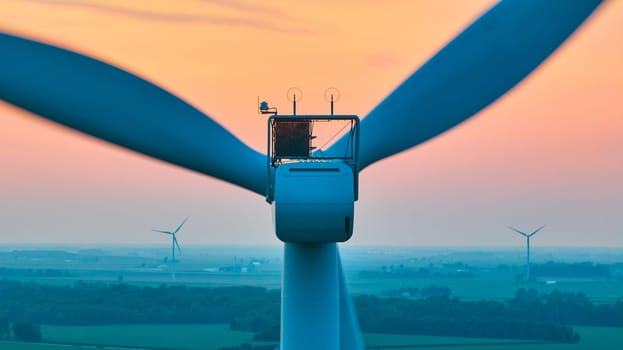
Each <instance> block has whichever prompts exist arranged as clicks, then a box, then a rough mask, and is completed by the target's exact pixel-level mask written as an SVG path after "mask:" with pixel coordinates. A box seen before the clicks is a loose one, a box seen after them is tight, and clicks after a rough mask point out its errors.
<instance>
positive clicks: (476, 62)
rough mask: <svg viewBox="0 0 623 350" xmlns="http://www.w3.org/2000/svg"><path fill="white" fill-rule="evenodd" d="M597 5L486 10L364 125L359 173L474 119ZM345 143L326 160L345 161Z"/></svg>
mask: <svg viewBox="0 0 623 350" xmlns="http://www.w3.org/2000/svg"><path fill="white" fill-rule="evenodd" d="M600 3H601V0H579V1H568V0H505V1H501V2H500V3H498V4H497V5H495V6H494V7H492V8H491V9H490V10H489V11H488V12H487V13H485V14H484V15H483V16H481V17H480V18H479V19H478V20H477V21H475V22H474V23H473V24H472V25H470V26H469V27H468V28H466V29H465V30H464V31H463V32H462V33H461V34H459V35H458V36H457V37H456V38H455V39H454V40H452V41H451V42H450V43H449V44H448V45H446V46H445V47H444V48H443V49H442V50H441V51H439V52H438V53H437V54H436V55H435V56H433V57H432V58H431V59H430V60H428V62H426V63H425V64H424V65H423V66H422V67H421V68H419V69H418V70H417V71H416V72H415V73H413V75H411V76H410V77H409V78H408V79H407V80H405V81H404V82H403V83H402V84H401V85H400V86H399V87H398V88H397V89H395V90H394V91H393V92H392V93H391V94H390V95H389V96H387V97H386V98H385V99H384V100H383V101H382V102H381V103H380V104H379V105H378V106H377V107H375V108H374V109H373V110H372V111H371V112H370V113H369V114H368V115H367V116H366V117H365V118H363V119H362V121H361V128H360V139H361V143H360V148H359V160H358V167H359V169H360V170H361V169H364V168H365V167H367V166H368V165H370V164H372V163H374V162H376V161H378V160H381V159H383V158H386V157H390V156H392V155H394V154H396V153H399V152H402V151H405V150H407V149H409V148H411V147H414V146H417V145H418V144H421V143H422V142H425V141H427V140H429V139H431V138H433V137H435V136H437V135H439V134H441V133H443V132H445V131H447V130H449V129H451V128H453V127H454V126H456V125H458V124H460V123H462V122H463V121H465V120H467V119H468V118H470V117H471V116H473V115H475V114H477V113H478V112H479V111H480V110H482V109H483V108H485V107H487V106H488V105H489V104H491V103H492V102H494V101H495V100H497V99H498V98H499V97H500V96H502V95H504V94H505V93H506V92H507V91H509V90H510V89H512V88H513V87H514V86H515V85H516V84H517V83H519V82H520V81H521V80H523V79H524V78H525V77H526V76H527V75H529V74H530V73H531V72H532V71H533V70H534V69H535V68H537V67H538V66H539V65H540V64H541V62H543V61H544V60H545V59H547V57H549V55H550V54H551V53H552V52H554V50H556V48H558V46H560V45H561V44H562V43H563V42H564V41H565V39H567V37H569V35H571V34H572V33H573V32H574V30H575V29H576V28H577V27H578V26H580V25H581V24H582V22H583V21H584V20H585V19H586V18H587V17H588V16H589V15H590V14H591V13H592V12H593V10H595V8H597V7H598V6H599V4H600ZM405 44H406V45H408V44H409V43H405ZM348 140H349V135H345V136H344V137H342V138H341V139H340V140H339V141H338V142H336V143H335V144H334V145H333V146H331V147H330V148H329V149H328V150H327V153H329V154H332V155H342V154H344V150H345V149H346V145H347V144H348V142H349V141H348Z"/></svg>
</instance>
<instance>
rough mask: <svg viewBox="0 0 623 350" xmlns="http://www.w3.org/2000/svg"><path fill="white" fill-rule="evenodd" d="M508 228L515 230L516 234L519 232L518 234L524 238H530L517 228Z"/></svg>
mask: <svg viewBox="0 0 623 350" xmlns="http://www.w3.org/2000/svg"><path fill="white" fill-rule="evenodd" d="M508 228H509V229H511V230H513V231H515V232H517V233H519V234H520V235H522V236H524V237H528V235H527V234H526V233H524V232H521V231H519V230H518V229H516V228H514V227H512V226H509V227H508Z"/></svg>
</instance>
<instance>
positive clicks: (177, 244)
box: [173, 233, 182, 255]
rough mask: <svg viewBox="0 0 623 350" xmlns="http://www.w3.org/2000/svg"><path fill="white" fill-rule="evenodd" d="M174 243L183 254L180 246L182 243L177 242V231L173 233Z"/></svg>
mask: <svg viewBox="0 0 623 350" xmlns="http://www.w3.org/2000/svg"><path fill="white" fill-rule="evenodd" d="M173 243H175V245H176V246H177V251H178V252H180V255H182V248H180V244H179V243H178V242H177V237H175V233H174V234H173Z"/></svg>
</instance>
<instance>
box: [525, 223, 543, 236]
mask: <svg viewBox="0 0 623 350" xmlns="http://www.w3.org/2000/svg"><path fill="white" fill-rule="evenodd" d="M545 226H546V225H543V226H541V227H539V228H537V229H536V230H534V231H533V232H532V233H531V234H529V235H528V237H532V236H534V235H536V234H537V233H538V232H539V231H541V230H542V229H543V228H544V227H545Z"/></svg>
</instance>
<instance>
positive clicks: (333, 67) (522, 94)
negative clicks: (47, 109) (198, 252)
mask: <svg viewBox="0 0 623 350" xmlns="http://www.w3.org/2000/svg"><path fill="white" fill-rule="evenodd" d="M493 3H494V1H490V0H471V1H459V0H447V1H446V0H444V1H441V0H440V1H428V0H426V1H425V0H422V1H417V0H416V1H414V0H404V1H361V0H348V1H326V0H319V1H303V0H297V1H277V0H269V1H250V0H249V1H246V0H184V1H168V0H158V1H156V0H150V1H133V2H128V1H113V0H58V1H53V0H2V1H1V2H0V30H1V31H6V32H9V33H12V34H18V35H22V36H26V37H30V38H35V39H37V40H41V41H45V42H48V43H52V44H55V45H58V46H61V47H65V48H68V49H72V50H75V51H78V52H81V53H84V54H88V55H90V56H93V57H96V58H98V59H101V60H104V61H106V62H109V63H111V64H114V65H117V66H119V67H121V68H123V69H126V70H128V71H130V72H133V73H135V74H137V75H139V76H141V77H144V78H146V79H148V80H150V81H152V82H155V83H157V84H159V85H160V86H162V87H164V88H165V89H167V90H169V91H171V92H173V93H174V94H176V95H177V96H179V97H181V98H182V99H184V100H186V101H188V102H189V103H191V104H192V105H194V106H196V107H197V108H199V109H200V110H202V111H203V112H205V113H206V114H208V115H210V116H211V117H212V118H214V119H215V120H216V121H217V122H219V123H220V124H222V125H223V126H225V127H226V128H227V129H228V130H230V131H231V132H232V133H234V134H235V135H236V136H237V137H239V138H240V139H241V140H243V141H244V142H246V143H247V144H249V145H250V146H251V147H253V148H255V149H257V150H260V151H262V152H264V151H265V149H266V132H267V130H266V119H265V117H264V116H260V115H258V114H257V112H256V108H257V98H258V96H260V97H261V98H262V99H265V100H267V101H269V102H270V104H271V105H274V106H277V107H279V108H280V110H286V111H288V110H289V109H290V106H289V102H288V101H287V99H286V91H287V90H288V88H290V87H292V86H296V87H298V88H299V89H301V90H302V91H303V100H302V101H301V103H300V104H299V106H298V110H299V113H310V114H311V113H314V114H320V113H327V112H328V111H329V106H328V104H327V103H326V102H325V100H324V97H323V93H324V91H325V90H326V89H327V88H329V87H336V88H338V89H339V91H340V92H341V99H340V101H339V102H338V103H337V105H336V107H335V108H336V112H337V113H343V114H357V115H359V116H361V117H364V116H365V115H366V114H367V113H368V112H369V111H370V110H371V109H372V108H373V107H374V106H375V105H376V104H378V103H379V102H380V101H381V100H382V99H383V98H384V97H385V96H386V95H387V94H389V93H390V92H391V91H392V90H393V89H394V88H395V87H396V86H397V85H398V84H400V82H401V81H403V80H404V79H405V78H407V77H408V76H409V75H410V74H411V73H412V72H413V71H414V70H415V69H417V68H418V67H419V66H420V65H421V64H422V63H424V62H425V61H426V60H427V59H428V58H429V57H431V56H432V55H433V54H434V53H435V52H437V51H438V50H439V49H440V48H441V47H443V46H444V45H445V44H446V43H447V42H448V41H450V40H451V39H452V38H453V37H454V36H456V35H457V34H458V33H459V32H460V31H461V30H462V29H463V28H465V27H466V26H467V25H469V24H470V23H471V22H472V21H473V20H474V19H476V18H477V17H478V16H479V15H480V14H481V13H482V12H483V11H485V10H486V9H488V8H489V7H490V6H491V5H492V4H493ZM621 23H623V1H610V2H608V3H606V4H605V5H604V6H602V7H601V8H600V9H598V11H597V12H596V13H595V14H594V15H593V16H592V17H591V18H590V19H589V20H588V21H587V23H585V25H584V26H583V27H581V29H580V30H579V31H578V32H577V33H576V34H575V35H574V36H573V37H572V38H571V39H570V40H569V41H568V42H567V43H565V44H564V45H563V46H562V47H561V49H560V50H558V51H557V52H556V53H555V54H554V55H552V56H551V57H550V59H549V60H547V61H546V62H545V63H544V64H543V65H542V66H541V67H540V68H539V69H537V70H536V71H535V72H534V73H533V74H532V75H531V76H529V77H528V78H527V79H526V80H524V81H523V82H522V83H521V84H519V85H518V86H517V87H516V88H515V89H514V90H512V91H511V92H510V93H508V94H507V95H506V96H504V97H503V98H502V99H500V100H498V101H497V102H495V103H494V104H493V105H491V106H489V107H488V108H487V109H485V110H483V111H482V112H481V113H479V114H478V115H477V116H476V117H474V118H472V119H470V120H469V121H468V122H466V123H464V124H462V125H460V126H459V127H457V128H455V129H452V130H451V131H449V132H447V133H445V134H443V135H442V136H440V137H437V138H435V139H433V140H431V141H429V142H427V143H425V144H423V145H420V146H418V147H416V148H414V149H411V150H410V151H408V152H404V153H401V154H399V155H397V156H394V157H392V158H389V159H387V160H384V161H381V162H378V163H376V164H374V165H373V166H371V167H369V168H367V169H365V171H363V172H362V173H361V174H360V196H359V201H358V202H357V204H356V208H355V232H354V234H353V238H352V239H351V240H350V241H349V242H350V243H351V244H365V245H414V246H430V245H436V246H458V245H471V246H519V245H521V244H522V241H521V240H520V237H519V236H518V235H517V234H514V233H512V232H511V231H510V230H508V229H507V226H509V225H512V226H516V227H517V228H519V229H523V230H532V229H535V228H537V227H538V226H541V225H542V224H547V225H548V226H547V228H546V229H544V230H543V231H542V232H541V233H539V235H538V237H535V240H534V241H533V243H534V245H535V246H538V245H543V246H557V245H560V246H623V25H621ZM1 54H2V53H1V52H0V55H1ZM362 142H365V140H362ZM186 216H190V219H189V221H188V223H187V225H186V226H185V228H184V230H183V231H182V232H181V234H180V235H179V240H180V243H181V244H182V245H185V244H213V243H214V244H230V243H231V244H239V243H244V244H247V243H248V244H278V243H279V242H278V240H277V238H276V237H275V235H274V233H273V227H272V222H271V211H270V206H269V205H268V204H267V203H266V202H265V200H264V198H262V197H261V196H258V195H257V194H254V193H251V192H249V191H247V190H244V189H241V188H238V187H236V186H233V185H230V184H227V183H225V182H222V181H220V180H215V179H213V178H210V177H206V176H204V175H200V174H197V173H194V172H191V171H188V170H184V169H182V168H179V167H176V166H173V165H169V164H165V163H162V162H160V161H157V160H153V159H151V158H147V157H145V156H142V155H138V154H136V153H133V152H130V151H127V150H124V149H121V148H119V147H117V146H112V145H110V144H108V143H105V142H102V141H99V140H95V139H93V138H90V137H87V136H84V135H82V134H79V133H77V132H74V131H71V130H69V129H66V128H63V127H60V126H58V125H56V124H53V123H51V122H48V121H46V120H44V119H41V118H38V117H36V116H33V115H31V114H28V113H26V112H23V111H21V110H18V109H17V108H15V107H12V106H9V105H7V104H5V103H2V102H0V227H1V228H0V244H3V243H89V244H90V243H100V242H101V243H146V244H152V243H165V242H164V239H163V238H164V237H161V235H157V234H155V233H153V232H150V230H151V229H152V228H159V229H173V228H175V226H177V225H178V224H179V222H180V221H181V220H182V219H183V218H184V217H186Z"/></svg>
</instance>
